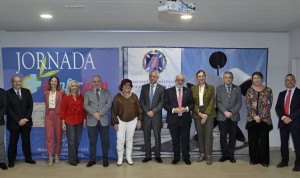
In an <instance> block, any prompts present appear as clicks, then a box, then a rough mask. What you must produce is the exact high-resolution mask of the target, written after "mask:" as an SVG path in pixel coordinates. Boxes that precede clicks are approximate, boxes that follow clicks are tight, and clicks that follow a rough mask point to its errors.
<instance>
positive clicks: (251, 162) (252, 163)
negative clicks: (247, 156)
mask: <svg viewBox="0 0 300 178" xmlns="http://www.w3.org/2000/svg"><path fill="white" fill-rule="evenodd" d="M250 164H251V165H255V164H258V163H257V162H253V161H250Z"/></svg>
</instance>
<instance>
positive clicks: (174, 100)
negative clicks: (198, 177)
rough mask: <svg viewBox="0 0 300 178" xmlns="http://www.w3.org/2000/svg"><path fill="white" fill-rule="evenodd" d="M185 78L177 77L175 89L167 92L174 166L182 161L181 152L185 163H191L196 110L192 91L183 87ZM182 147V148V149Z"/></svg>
mask: <svg viewBox="0 0 300 178" xmlns="http://www.w3.org/2000/svg"><path fill="white" fill-rule="evenodd" d="M184 82H185V77H184V76H183V75H182V74H179V75H176V78H175V83H176V85H175V86H174V87H171V88H168V89H166V90H165V97H164V108H165V110H166V111H167V123H168V128H169V130H170V134H171V137H172V146H173V152H174V159H173V161H172V164H177V163H178V162H179V161H180V150H182V157H183V160H184V163H185V164H187V165H190V164H191V161H190V153H189V151H190V142H189V141H190V140H189V139H190V128H191V123H192V115H191V112H190V111H192V110H193V109H194V105H195V103H194V99H193V94H192V91H191V90H190V89H188V88H186V87H184V86H183V84H184ZM180 147H181V148H180Z"/></svg>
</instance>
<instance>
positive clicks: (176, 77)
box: [175, 74, 185, 81]
mask: <svg viewBox="0 0 300 178" xmlns="http://www.w3.org/2000/svg"><path fill="white" fill-rule="evenodd" d="M179 76H182V77H183V79H184V80H185V76H184V75H183V74H177V75H176V76H175V81H176V80H177V77H179Z"/></svg>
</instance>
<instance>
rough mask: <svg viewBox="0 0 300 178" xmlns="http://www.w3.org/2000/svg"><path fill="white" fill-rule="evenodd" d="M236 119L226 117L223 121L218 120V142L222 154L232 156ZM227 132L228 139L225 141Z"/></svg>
mask: <svg viewBox="0 0 300 178" xmlns="http://www.w3.org/2000/svg"><path fill="white" fill-rule="evenodd" d="M237 123H238V122H237V121H232V120H231V119H226V120H225V121H218V125H219V130H220V144H221V151H222V156H225V157H233V156H234V150H235V144H236V139H235V134H236V130H237ZM227 134H228V135H229V140H228V142H227Z"/></svg>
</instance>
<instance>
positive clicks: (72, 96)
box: [60, 80, 86, 166]
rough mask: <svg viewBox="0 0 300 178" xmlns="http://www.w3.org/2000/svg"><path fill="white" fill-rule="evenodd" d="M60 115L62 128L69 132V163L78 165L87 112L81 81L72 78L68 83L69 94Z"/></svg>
mask: <svg viewBox="0 0 300 178" xmlns="http://www.w3.org/2000/svg"><path fill="white" fill-rule="evenodd" d="M60 116H61V120H62V129H63V130H64V131H66V132H67V139H68V159H69V163H70V165H72V166H77V164H78V163H79V159H78V147H79V144H80V139H81V133H82V128H83V127H85V126H86V121H85V119H86V112H85V110H84V101H83V96H82V94H80V89H79V83H78V82H77V81H76V80H72V81H71V82H70V83H69V85H68V91H67V95H66V96H65V97H64V98H63V101H62V104H61V113H60Z"/></svg>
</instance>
